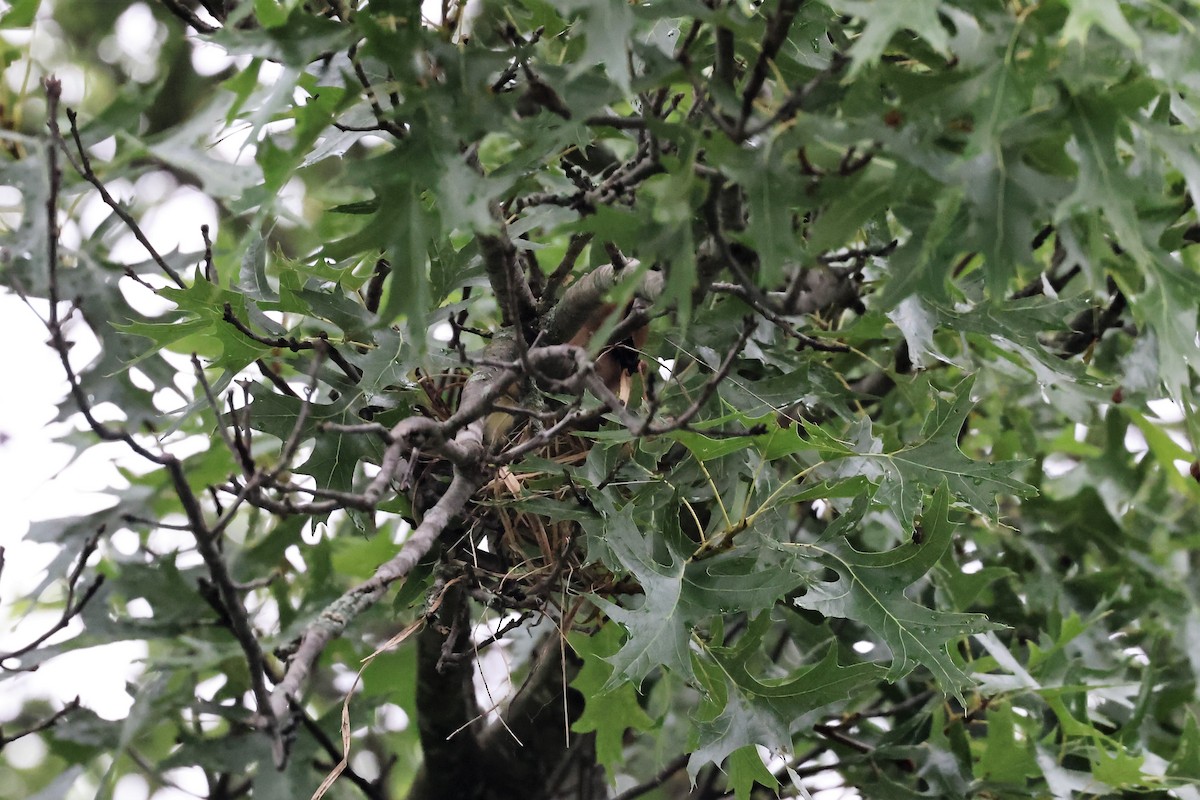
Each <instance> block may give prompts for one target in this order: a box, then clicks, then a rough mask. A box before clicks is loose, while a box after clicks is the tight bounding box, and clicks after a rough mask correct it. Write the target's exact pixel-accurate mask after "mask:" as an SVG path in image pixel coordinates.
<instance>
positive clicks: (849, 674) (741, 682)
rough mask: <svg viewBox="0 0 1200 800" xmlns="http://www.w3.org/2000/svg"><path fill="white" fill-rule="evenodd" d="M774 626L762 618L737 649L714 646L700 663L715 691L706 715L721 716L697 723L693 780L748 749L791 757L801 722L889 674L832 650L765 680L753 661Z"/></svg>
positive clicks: (705, 680) (691, 768) (766, 616)
mask: <svg viewBox="0 0 1200 800" xmlns="http://www.w3.org/2000/svg"><path fill="white" fill-rule="evenodd" d="M769 623H770V618H769V614H760V615H759V616H758V617H757V618H756V619H755V620H754V622H753V623H751V625H750V628H749V629H748V630H747V631H746V633H745V634H744V635H743V636H742V638H741V639H739V640H738V642H737V644H736V645H734V646H732V647H710V648H708V649H707V652H706V655H708V656H710V657H711V659H712V660H711V661H704V660H701V659H699V658H698V659H697V661H698V662H700V669H699V672H700V674H701V683H702V684H703V685H705V687H706V688H709V690H710V691H709V701H708V703H706V705H707V706H708V708H706V709H702V713H703V712H704V711H708V712H711V711H714V710H716V711H717V713H716V714H715V716H713V717H712V718H711V719H707V720H703V719H702V720H697V722H696V735H697V743H696V747H695V749H694V750H693V752H692V755H691V758H690V759H689V760H688V774H689V775H691V776H692V778H693V779H695V776H696V774H697V773H698V772H699V770H700V769H701V768H702V767H703V766H704V765H705V764H709V763H713V764H720V763H721V762H722V761H724V760H725V758H726V757H728V756H729V755H730V754H731V753H733V752H734V751H735V750H737V749H739V748H742V747H746V746H748V745H762V746H763V747H766V748H768V749H770V750H772V751H775V752H776V753H786V752H789V751H790V749H791V741H792V736H791V728H792V724H793V723H794V722H795V721H796V720H797V719H799V718H800V717H802V716H803V715H805V714H808V713H809V712H811V711H815V710H817V709H820V708H822V707H824V706H827V705H830V704H831V703H835V702H837V701H839V700H844V699H846V698H847V697H849V696H850V694H851V693H852V692H854V691H856V690H857V689H860V688H862V687H865V686H867V685H870V684H873V683H876V682H878V681H879V680H880V679H882V677H883V675H884V672H885V670H884V669H883V667H881V666H879V665H878V664H870V663H863V664H852V665H849V666H842V665H839V664H838V660H837V648H836V647H835V646H832V645H831V646H830V647H829V649H828V650H826V652H825V654H824V656H822V658H821V660H820V661H818V662H817V663H816V664H813V665H811V666H807V667H803V668H801V669H799V670H796V671H795V672H792V673H791V674H789V675H787V676H785V677H782V678H767V679H760V678H758V677H756V676H755V675H753V674H752V673H751V671H750V666H749V662H750V660H751V659H752V658H753V657H754V656H755V655H756V654H757V653H758V651H759V649H760V645H761V641H762V637H763V634H764V633H765V632H766V630H767V629H768V627H769Z"/></svg>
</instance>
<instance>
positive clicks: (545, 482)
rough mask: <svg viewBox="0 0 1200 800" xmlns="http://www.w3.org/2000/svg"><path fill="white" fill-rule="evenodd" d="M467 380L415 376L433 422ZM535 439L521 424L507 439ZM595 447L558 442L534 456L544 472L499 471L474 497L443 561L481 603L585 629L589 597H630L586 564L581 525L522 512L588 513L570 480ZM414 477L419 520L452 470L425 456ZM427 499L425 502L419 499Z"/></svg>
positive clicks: (565, 439) (573, 438)
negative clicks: (554, 505)
mask: <svg viewBox="0 0 1200 800" xmlns="http://www.w3.org/2000/svg"><path fill="white" fill-rule="evenodd" d="M466 378H467V375H466V373H465V372H463V371H462V370H455V371H452V372H449V373H444V374H442V375H437V376H434V375H427V374H422V375H418V378H417V382H418V383H419V385H420V386H421V387H422V389H423V391H424V393H425V395H426V398H427V400H428V402H427V404H426V405H425V407H424V408H423V411H424V412H425V413H427V414H428V415H429V416H430V417H431V418H434V419H438V420H444V419H447V418H449V417H450V416H451V414H453V413H454V410H455V409H456V408H457V406H458V399H459V395H460V394H461V391H462V387H463V385H464V384H465V383H466ZM534 433H535V426H534V425H533V424H532V423H531V422H530V421H528V420H524V421H521V422H520V423H518V424H517V425H516V426H515V427H514V428H513V430H512V431H511V432H510V441H511V442H512V443H513V444H520V443H521V442H524V441H527V440H528V439H529V437H531V436H533V435H534ZM591 447H592V442H591V441H590V440H589V439H587V438H585V437H582V436H577V435H574V434H564V435H562V436H557V437H555V438H554V439H552V440H550V441H549V442H547V443H546V444H545V445H544V446H542V447H540V448H538V449H537V450H535V451H533V452H532V453H530V458H529V459H528V460H529V461H531V462H534V463H539V462H540V464H541V468H539V469H529V470H522V469H520V468H519V467H516V466H513V467H509V466H501V467H499V468H498V469H497V470H496V472H495V474H494V475H493V477H492V479H491V480H490V481H489V482H488V483H487V484H486V485H485V486H484V487H483V489H481V490H480V492H479V493H478V494H477V495H476V497H475V502H474V503H473V504H472V505H471V506H470V507H469V508H468V510H467V519H466V521H465V523H464V524H463V525H462V526H461V529H462V535H461V536H460V537H459V538H458V540H457V541H454V542H450V543H449V546H448V550H447V553H446V556H445V560H446V562H447V564H448V566H451V567H452V568H453V567H457V568H458V571H460V574H463V575H464V576H465V577H466V579H467V580H468V582H469V583H470V585H471V586H472V587H473V591H472V596H474V597H475V598H476V599H477V600H479V601H481V602H484V603H485V604H487V605H490V606H493V607H497V608H506V609H515V610H521V611H542V610H546V609H547V607H556V608H557V609H558V611H559V614H558V616H559V617H560V618H561V619H563V620H572V621H573V623H574V624H576V625H578V624H581V623H582V622H583V620H581V619H579V612H580V610H581V609H583V608H585V607H586V600H585V598H586V596H587V595H595V594H599V595H602V596H607V595H611V594H618V593H622V592H626V591H629V589H630V587H627V586H623V585H622V584H621V583H620V582H619V581H618V580H617V577H616V576H614V575H613V574H612V573H611V572H610V571H609V570H608V569H607V568H605V567H604V566H603V565H602V564H598V563H589V562H588V561H587V556H586V552H585V549H586V548H585V547H584V536H583V532H582V529H581V526H580V524H579V523H578V522H577V521H575V520H571V519H555V518H552V517H550V516H545V515H544V514H540V513H536V512H534V511H531V510H529V509H527V508H522V507H521V506H522V505H523V504H536V501H539V500H541V501H545V500H549V501H557V502H558V503H565V504H568V505H575V506H589V505H590V504H589V502H588V500H587V497H586V496H585V495H584V494H583V492H582V490H581V489H580V488H579V487H578V486H577V485H575V483H574V482H573V481H572V480H571V477H570V472H571V468H572V467H574V466H576V465H578V464H581V463H582V462H583V461H584V460H585V459H586V458H587V456H588V453H589V451H590V450H591ZM547 464H554V465H556V466H555V467H553V468H551V467H549V466H547ZM559 467H561V469H559ZM415 474H416V475H417V480H416V481H414V504H413V505H414V509H415V510H417V511H418V513H419V512H420V511H422V510H423V509H424V508H428V507H429V505H430V504H431V503H432V502H436V499H437V498H438V497H440V495H441V492H442V491H444V489H445V486H446V481H448V480H449V475H450V465H449V464H448V463H447V462H446V461H445V460H444V459H442V458H440V457H438V456H435V455H428V454H422V456H421V457H420V458H419V460H418V463H417V465H416V470H415ZM422 496H423V497H424V502H421V501H420V499H419V498H421V497H422ZM528 501H534V502H533V503H529V502H528Z"/></svg>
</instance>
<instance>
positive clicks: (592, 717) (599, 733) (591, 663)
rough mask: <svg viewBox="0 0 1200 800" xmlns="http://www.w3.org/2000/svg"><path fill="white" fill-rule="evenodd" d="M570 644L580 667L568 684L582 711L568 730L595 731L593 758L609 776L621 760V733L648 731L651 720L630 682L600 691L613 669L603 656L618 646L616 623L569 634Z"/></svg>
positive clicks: (615, 650)
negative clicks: (582, 633) (580, 660)
mask: <svg viewBox="0 0 1200 800" xmlns="http://www.w3.org/2000/svg"><path fill="white" fill-rule="evenodd" d="M571 646H572V647H573V648H574V649H575V652H576V653H577V654H578V655H579V656H581V657H582V658H583V667H582V668H581V669H580V670H579V674H578V675H577V676H576V677H575V680H574V681H572V682H571V686H572V687H573V688H575V689H577V690H578V691H579V692H580V693H582V694H583V697H584V707H583V714H582V715H581V716H580V717H579V719H577V720H575V724H574V725H572V726H571V730H573V731H575V732H576V733H592V732H594V733H595V734H596V759H597V760H598V761H599V762H600V763H601V764H603V765H604V767H605V769H606V770H607V771H608V775H609V778H613V777H614V776H615V772H616V768H617V767H618V766H619V765H620V764H621V763H622V762H623V760H624V759H623V758H622V754H623V752H624V749H625V746H624V738H625V732H626V731H627V730H635V731H648V730H651V729H653V728H654V720H653V719H651V718H650V715H648V714H647V713H646V712H645V711H644V710H643V709H642V706H641V705H640V704H639V703H638V696H637V692H636V691H634V688H633V684H630V683H622V684H620V685H618V686H617V687H616V688H613V689H610V690H608V691H605V690H604V686H605V685H606V684H607V683H608V682H609V679H610V678H611V677H612V672H613V668H612V665H611V664H609V663H608V661H606V660H605V659H606V658H608V657H609V656H611V655H613V654H614V653H616V652H617V650H618V649H619V648H620V632H619V630H618V628H617V626H616V625H604V626H602V627H601V628H600V630H598V631H596V633H594V634H592V635H591V636H576V637H572V639H571Z"/></svg>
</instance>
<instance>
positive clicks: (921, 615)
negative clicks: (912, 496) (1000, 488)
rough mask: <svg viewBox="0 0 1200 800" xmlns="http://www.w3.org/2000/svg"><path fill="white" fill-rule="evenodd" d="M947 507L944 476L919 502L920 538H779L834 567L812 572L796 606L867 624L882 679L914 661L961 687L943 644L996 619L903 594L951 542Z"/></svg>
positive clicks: (848, 521) (849, 519)
mask: <svg viewBox="0 0 1200 800" xmlns="http://www.w3.org/2000/svg"><path fill="white" fill-rule="evenodd" d="M866 506H867V504H866V503H865V502H859V503H856V504H855V505H854V507H853V508H852V509H851V510H850V511H849V512H848V513H847V514H844V515H843V516H842V517H841V518H839V520H838V522H839V523H840V527H841V528H847V527H850V526H852V525H853V524H855V522H856V521H857V518H860V517H861V515H862V514H863V513H864V512H865V511H866ZM949 508H950V492H949V489H948V488H947V486H946V484H945V483H943V484H942V485H941V486H940V487H938V490H937V492H936V493H935V494H934V496H933V498H932V500H931V501H930V503H929V504H928V506H927V507H926V509H925V514H924V517H923V531H924V536H923V539H922V541H920V542H916V541H910V542H908V543H907V544H904V545H901V546H900V547H897V548H895V549H893V550H888V551H886V552H882V553H863V552H859V551H858V550H855V549H854V548H853V547H851V546H850V544H849V543H848V542H846V541H844V540H839V541H823V542H819V543H815V544H780V545H777V546H778V547H781V548H785V549H789V550H793V551H795V552H798V553H800V554H803V555H805V556H806V557H808V558H810V559H812V560H813V561H815V562H816V563H818V564H821V565H822V566H825V567H828V568H829V569H832V570H833V571H834V572H835V573H836V574H837V580H835V581H832V582H826V581H823V580H820V579H819V577H817V576H814V577H813V579H812V580H811V581H810V582H809V585H808V591H807V592H806V593H805V594H804V595H802V596H801V597H798V598H796V600H795V601H794V602H795V604H796V605H797V606H799V607H800V608H807V609H810V610H813V611H818V612H820V613H822V614H824V615H826V616H829V617H839V618H843V619H852V620H855V621H857V622H860V623H862V624H863V625H866V626H867V627H868V628H870V629H871V630H872V631H873V632H874V633H875V634H876V635H877V636H879V637H880V639H882V640H883V641H884V642H885V643H886V644H887V646H888V648H889V649H890V650H891V652H892V664H891V667H890V669H888V671H887V679H888V680H890V681H897V680H899V679H900V678H902V677H904V676H905V675H907V674H908V673H910V672H912V671H913V669H915V668H916V667H917V666H918V665H920V666H924V667H925V668H926V669H928V670H929V671H930V672H932V673H933V675H934V677H935V678H936V679H937V682H938V685H939V686H941V687H942V688H943V689H945V690H948V691H953V692H960V691H962V690H963V689H965V688H966V687H967V686H969V685H970V684H971V679H970V678H969V677H968V676H967V674H966V673H964V672H963V671H962V669H960V668H959V667H958V665H957V664H955V663H954V659H953V658H952V657H951V656H950V653H949V652H948V650H947V647H948V645H949V644H950V643H951V642H953V641H955V640H957V639H958V638H959V637H962V636H966V635H969V634H972V633H982V632H984V631H988V630H993V629H995V628H996V627H997V626H996V625H994V624H992V623H991V622H989V621H988V619H987V617H985V616H983V615H982V614H962V613H957V612H950V611H936V610H933V609H930V608H926V607H924V606H922V605H918V604H917V603H914V602H913V601H912V600H910V599H909V598H908V597H907V596H906V595H905V590H906V589H907V588H908V587H909V586H911V585H912V584H913V583H915V582H916V581H918V580H919V579H920V578H921V577H922V576H924V575H925V573H927V572H928V571H929V570H930V569H932V568H933V565H934V564H936V563H937V561H938V559H940V558H941V557H942V554H943V553H945V552H946V548H947V547H949V546H950V540H951V539H952V538H953V536H954V529H955V528H956V527H957V526H956V525H955V524H954V523H952V522H951V521H950V519H949V517H948V514H949Z"/></svg>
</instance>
